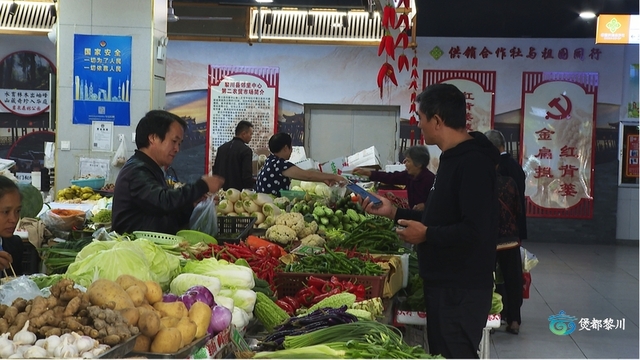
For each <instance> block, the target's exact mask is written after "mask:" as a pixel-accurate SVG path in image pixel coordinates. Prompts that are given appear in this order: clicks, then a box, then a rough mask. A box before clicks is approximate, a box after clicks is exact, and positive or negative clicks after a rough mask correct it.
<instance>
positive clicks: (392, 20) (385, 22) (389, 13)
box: [382, 5, 396, 28]
mask: <svg viewBox="0 0 640 360" xmlns="http://www.w3.org/2000/svg"><path fill="white" fill-rule="evenodd" d="M395 26H396V9H395V8H394V7H393V6H391V5H385V7H384V10H383V11H382V27H385V28H389V27H392V28H395Z"/></svg>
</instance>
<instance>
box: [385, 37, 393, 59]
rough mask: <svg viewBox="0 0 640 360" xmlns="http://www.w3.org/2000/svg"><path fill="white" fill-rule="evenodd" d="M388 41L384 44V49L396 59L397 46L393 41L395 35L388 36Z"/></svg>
mask: <svg viewBox="0 0 640 360" xmlns="http://www.w3.org/2000/svg"><path fill="white" fill-rule="evenodd" d="M385 41H386V43H385V44H384V49H385V51H386V52H387V55H389V56H391V58H392V59H393V60H395V59H396V47H395V42H394V41H393V36H391V35H387V36H386V40H385Z"/></svg>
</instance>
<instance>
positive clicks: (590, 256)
mask: <svg viewBox="0 0 640 360" xmlns="http://www.w3.org/2000/svg"><path fill="white" fill-rule="evenodd" d="M525 247H526V248H527V250H529V251H531V252H532V253H534V254H535V255H536V256H537V257H538V259H539V263H538V266H537V267H536V268H534V269H533V271H532V272H531V275H532V287H531V294H530V298H529V299H525V301H524V305H523V306H522V325H521V327H520V334H519V335H517V336H516V335H511V334H508V333H506V332H505V331H504V326H503V327H502V328H501V329H498V330H496V332H495V333H494V334H493V335H492V336H491V358H503V359H504V358H556V359H557V358H565V359H566V358H580V359H582V358H588V359H595V358H633V359H638V356H639V352H638V347H639V346H638V344H639V332H638V324H639V321H638V318H639V315H638V313H639V310H638V247H632V246H604V245H575V244H555V243H526V244H525ZM562 310H563V311H564V312H565V313H566V315H570V316H573V317H575V318H576V320H575V321H574V323H575V326H576V328H575V331H574V332H573V333H572V334H571V335H568V336H559V335H555V334H553V333H552V332H551V331H550V330H549V317H550V316H553V315H557V314H558V313H559V312H560V311H562ZM586 318H588V319H589V322H590V325H591V324H592V323H593V320H594V319H595V320H605V319H612V325H613V327H616V325H618V326H619V327H621V325H622V320H623V319H624V330H622V329H620V328H618V329H610V330H606V329H604V327H603V328H600V330H595V329H592V330H590V331H586V330H585V329H581V328H582V326H581V324H580V320H581V319H586Z"/></svg>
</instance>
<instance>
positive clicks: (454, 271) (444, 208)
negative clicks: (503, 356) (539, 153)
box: [363, 84, 500, 359]
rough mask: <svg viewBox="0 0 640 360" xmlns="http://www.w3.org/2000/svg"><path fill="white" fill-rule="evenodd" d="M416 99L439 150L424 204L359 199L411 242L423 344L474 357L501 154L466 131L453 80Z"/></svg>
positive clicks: (482, 319) (488, 277)
mask: <svg viewBox="0 0 640 360" xmlns="http://www.w3.org/2000/svg"><path fill="white" fill-rule="evenodd" d="M416 102H418V103H419V107H418V115H419V117H420V123H419V127H420V129H421V130H422V134H423V136H424V139H425V142H426V143H427V144H428V145H437V146H438V147H439V148H440V149H441V150H442V155H441V156H440V166H439V168H438V172H437V174H436V179H435V180H434V183H433V187H432V188H431V192H430V193H429V199H428V200H427V204H426V207H425V210H424V211H423V212H419V211H414V210H409V209H397V208H395V207H394V206H393V205H392V204H391V202H390V201H389V200H387V199H384V198H383V199H381V200H382V202H383V204H382V205H381V206H380V207H377V208H376V207H374V206H373V205H372V204H370V202H369V201H368V200H365V201H364V202H363V206H364V207H365V209H366V211H367V212H370V213H373V214H377V215H382V216H386V217H388V218H391V219H395V220H396V221H397V222H398V225H399V226H400V228H399V229H398V230H396V232H397V233H398V236H399V237H400V239H402V240H404V241H406V242H409V243H412V244H417V253H418V264H419V271H420V276H421V277H422V279H423V282H424V298H425V305H426V312H427V338H428V341H429V352H430V353H431V354H434V355H435V354H441V355H442V356H444V357H445V358H456V359H459V358H478V347H479V345H480V340H481V339H482V330H483V328H484V327H485V326H486V323H487V316H488V314H489V310H490V308H491V297H492V291H493V270H494V268H495V252H496V239H497V229H498V217H497V215H498V214H497V210H498V199H497V196H496V192H495V188H496V186H495V185H496V170H495V167H496V165H497V163H498V160H499V155H500V154H499V153H498V150H497V149H496V148H495V147H494V146H493V145H492V144H491V143H490V142H489V141H488V140H487V138H486V137H485V136H484V135H483V134H482V133H479V132H472V133H467V131H466V110H465V109H466V107H465V106H466V100H465V96H464V94H463V93H462V92H461V91H460V90H459V89H458V88H456V87H455V86H453V85H450V84H434V85H430V86H428V87H427V88H426V89H425V90H424V91H423V92H422V93H421V94H420V95H419V96H418V97H417V99H416Z"/></svg>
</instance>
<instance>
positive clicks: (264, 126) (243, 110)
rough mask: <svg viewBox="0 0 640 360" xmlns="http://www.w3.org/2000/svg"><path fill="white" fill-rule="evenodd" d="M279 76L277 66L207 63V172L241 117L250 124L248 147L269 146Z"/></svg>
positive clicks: (273, 128) (273, 127)
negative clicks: (216, 64) (237, 65)
mask: <svg viewBox="0 0 640 360" xmlns="http://www.w3.org/2000/svg"><path fill="white" fill-rule="evenodd" d="M278 80H279V69H278V68H276V67H232V66H223V67H215V66H209V89H208V90H209V104H208V108H207V119H208V122H207V142H206V166H207V168H206V169H205V170H206V171H207V172H210V171H211V169H212V168H213V163H214V161H215V150H216V149H217V148H218V147H219V146H221V145H222V144H224V143H226V142H227V141H229V140H231V139H232V138H233V136H234V134H235V128H236V125H237V124H238V122H240V121H241V120H247V121H249V122H251V123H252V124H253V137H252V140H251V142H250V143H249V144H248V145H249V146H250V147H251V149H252V150H253V151H254V152H255V151H256V150H257V149H260V148H268V142H269V138H270V137H271V136H272V135H273V134H274V133H275V131H276V121H277V114H278Z"/></svg>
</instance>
